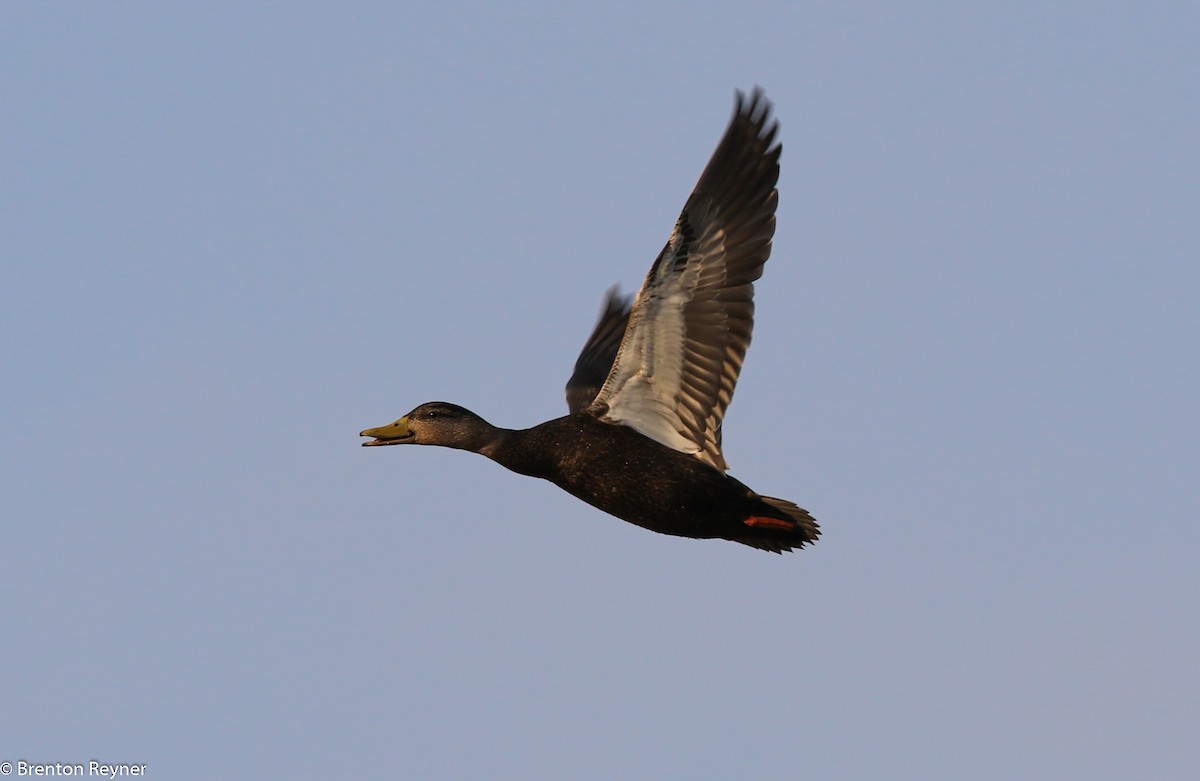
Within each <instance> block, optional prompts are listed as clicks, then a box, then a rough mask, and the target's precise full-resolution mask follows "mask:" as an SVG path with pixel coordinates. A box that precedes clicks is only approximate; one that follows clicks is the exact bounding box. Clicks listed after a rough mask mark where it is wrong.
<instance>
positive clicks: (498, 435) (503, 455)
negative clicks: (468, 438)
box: [475, 427, 549, 477]
mask: <svg viewBox="0 0 1200 781" xmlns="http://www.w3.org/2000/svg"><path fill="white" fill-rule="evenodd" d="M489 434H490V436H489V438H488V440H487V442H486V443H485V444H484V445H483V446H482V447H480V448H479V449H478V450H476V451H475V452H477V453H480V454H482V455H485V456H487V457H488V458H490V459H492V460H493V461H495V462H496V463H497V464H500V466H503V467H504V468H506V469H511V470H512V471H514V472H516V473H517V474H522V475H530V476H532V477H547V476H549V472H548V471H547V466H546V464H544V463H543V460H544V459H543V458H541V455H542V452H541V450H540V449H539V448H537V447H535V446H533V443H532V442H531V441H530V439H529V437H528V434H529V430H528V429H511V428H498V427H492V430H491V431H490V432H489Z"/></svg>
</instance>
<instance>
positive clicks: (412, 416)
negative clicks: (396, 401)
mask: <svg viewBox="0 0 1200 781" xmlns="http://www.w3.org/2000/svg"><path fill="white" fill-rule="evenodd" d="M495 435H496V429H495V428H494V427H493V426H492V425H491V424H490V423H488V422H487V421H485V420H484V419H483V418H481V417H479V416H478V415H476V414H475V413H474V412H471V411H470V410H469V409H465V408H463V407H460V406H458V405H457V404H448V403H447V402H444V401H431V402H429V403H427V404H422V405H421V406H419V407H417V408H416V409H414V410H413V411H412V412H410V413H408V414H407V415H405V416H404V417H402V418H400V419H399V420H396V421H393V422H391V423H388V424H387V425H386V426H379V427H378V428H369V429H366V430H365V431H362V432H360V433H359V436H362V437H374V439H372V440H371V441H370V442H363V443H362V444H363V447H372V446H376V445H441V446H442V447H453V448H459V449H461V450H474V451H476V452H479V450H480V449H481V448H482V447H484V446H485V445H486V444H487V443H488V442H489V441H491V439H492V438H493V437H495Z"/></svg>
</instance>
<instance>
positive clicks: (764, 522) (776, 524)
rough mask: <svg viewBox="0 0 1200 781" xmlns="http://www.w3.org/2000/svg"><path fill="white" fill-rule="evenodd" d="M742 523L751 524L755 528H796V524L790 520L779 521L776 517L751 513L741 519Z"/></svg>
mask: <svg viewBox="0 0 1200 781" xmlns="http://www.w3.org/2000/svg"><path fill="white" fill-rule="evenodd" d="M742 523H744V524H746V525H747V526H753V527H754V528H756V529H787V530H789V531H790V530H792V529H794V528H796V524H794V523H792V522H791V521H781V520H779V519H778V518H764V517H763V516H761V515H752V516H751V517H749V518H747V519H746V520H744V521H742Z"/></svg>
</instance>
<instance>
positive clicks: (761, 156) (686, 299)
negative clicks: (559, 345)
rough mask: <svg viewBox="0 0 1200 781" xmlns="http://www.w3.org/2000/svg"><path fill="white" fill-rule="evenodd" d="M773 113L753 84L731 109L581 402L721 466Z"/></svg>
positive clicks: (768, 174) (767, 235) (760, 252)
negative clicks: (591, 396)
mask: <svg viewBox="0 0 1200 781" xmlns="http://www.w3.org/2000/svg"><path fill="white" fill-rule="evenodd" d="M778 130H779V124H778V122H776V121H775V120H774V119H773V118H772V117H771V103H770V102H769V101H768V100H767V99H766V98H765V97H764V96H763V93H762V90H761V89H757V88H756V89H755V90H754V91H753V92H752V93H751V95H750V97H749V98H747V97H746V96H745V95H743V94H742V93H741V92H738V93H737V102H736V105H735V108H734V113H733V119H732V121H731V122H730V124H729V128H728V130H726V131H725V136H724V137H723V138H722V139H721V142H720V144H718V145H717V150H716V152H714V153H713V156H712V159H711V160H710V161H709V163H708V166H707V167H706V168H705V169H704V173H703V174H701V176H700V181H699V182H697V184H696V188H695V191H694V192H693V193H692V195H691V197H690V198H688V200H687V204H686V205H685V206H684V207H683V212H682V213H681V214H680V215H679V219H678V220H677V221H676V223H675V229H674V230H673V231H672V232H671V237H670V239H669V240H668V241H667V245H666V247H665V248H663V251H662V252H661V253H660V254H659V256H658V259H657V260H655V261H654V265H653V266H652V267H651V268H650V273H649V274H648V275H647V277H646V281H645V283H644V284H643V285H642V289H641V291H640V292H639V293H638V296H637V300H636V301H635V302H634V304H633V311H632V312H631V313H630V315H629V325H628V326H627V327H626V329H625V338H624V340H623V341H622V342H621V347H620V350H619V351H618V353H617V358H616V361H615V363H614V364H613V367H612V370H611V371H610V372H609V374H608V378H607V379H606V381H605V383H604V386H603V387H602V388H601V390H600V392H599V394H598V395H597V396H596V399H595V401H593V402H592V404H591V407H589V410H588V411H589V412H591V413H592V414H594V415H596V416H598V417H600V418H601V419H602V420H606V421H609V422H612V423H619V424H622V425H626V426H630V427H632V428H634V429H636V430H638V431H639V432H641V433H642V434H645V435H646V436H648V437H650V438H651V439H654V440H656V441H658V442H661V443H662V444H664V445H667V446H668V447H671V448H673V449H675V450H679V451H681V452H684V453H690V454H693V455H695V456H696V457H697V458H699V459H700V460H701V461H703V462H705V463H707V464H710V465H711V466H713V467H715V468H717V469H720V470H721V471H725V469H726V468H727V467H726V464H725V457H724V455H722V453H721V423H722V421H723V420H724V418H725V409H726V407H728V406H729V402H730V400H731V399H732V398H733V390H734V386H735V385H736V383H737V378H738V373H739V372H740V371H741V368H742V360H743V358H744V357H745V355H746V349H747V348H748V347H749V346H750V331H751V329H752V327H753V325H754V280H756V279H758V278H759V277H760V276H762V270H763V264H764V263H766V262H767V258H768V257H770V254H771V237H772V236H773V235H774V234H775V207H776V205H777V203H778V200H779V194H778V192H777V191H776V189H775V184H776V182H777V181H778V179H779V154H780V151H781V147H780V145H779V144H778V143H776V140H775V138H776V135H777V133H778Z"/></svg>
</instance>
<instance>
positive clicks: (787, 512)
mask: <svg viewBox="0 0 1200 781" xmlns="http://www.w3.org/2000/svg"><path fill="white" fill-rule="evenodd" d="M759 498H760V499H762V500H763V501H764V502H766V503H767V504H768V505H769V506H770V507H771V509H773V510H776V511H777V512H776V514H773V515H771V516H757V515H756V516H752V517H750V518H747V519H746V520H745V521H744V523H745V524H746V526H747V527H749V528H747V530H746V531H747V534H746V536H744V537H743V536H738V537H737V539H736V541H737V542H740V543H742V544H743V545H749V546H750V547H752V548H759V549H760V550H765V551H771V552H772V553H783V552H784V551H790V550H792V549H793V548H803V547H804V546H805V545H812V544H813V543H814V542H816V541H817V537H820V536H821V527H819V526H817V521H816V519H815V518H813V517H812V516H811V515H810V514H809V512H808V510H805V509H804V508H802V507H798V506H797V505H796V504H795V502H789V501H788V500H787V499H776V498H775V497H773V496H760V497H759Z"/></svg>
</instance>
